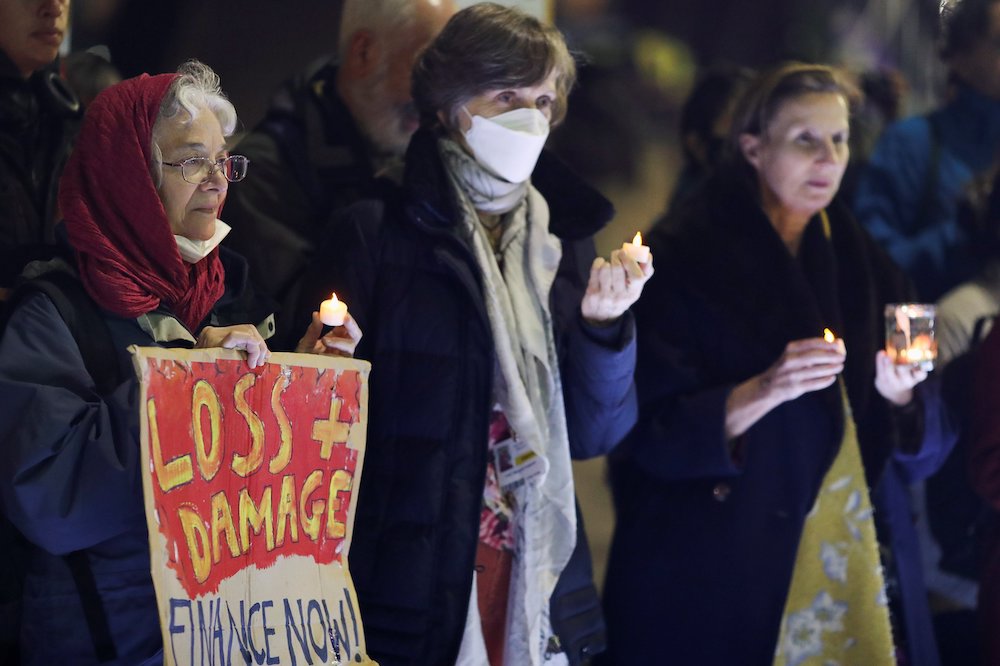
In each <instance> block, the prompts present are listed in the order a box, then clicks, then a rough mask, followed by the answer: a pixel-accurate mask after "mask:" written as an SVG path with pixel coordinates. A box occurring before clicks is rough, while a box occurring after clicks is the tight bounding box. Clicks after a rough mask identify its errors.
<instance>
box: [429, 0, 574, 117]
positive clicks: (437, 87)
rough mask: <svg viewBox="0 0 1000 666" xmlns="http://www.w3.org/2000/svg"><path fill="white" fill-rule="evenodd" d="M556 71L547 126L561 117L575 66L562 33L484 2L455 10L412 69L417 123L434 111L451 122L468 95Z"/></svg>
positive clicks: (534, 80) (520, 84) (516, 85)
mask: <svg viewBox="0 0 1000 666" xmlns="http://www.w3.org/2000/svg"><path fill="white" fill-rule="evenodd" d="M552 71H557V72H558V77H557V78H556V99H555V101H554V104H553V107H552V124H553V125H555V124H557V123H558V122H559V121H561V120H562V119H563V118H564V117H565V115H566V100H567V97H568V96H569V91H570V90H571V89H572V87H573V84H574V82H575V81H576V64H575V63H574V61H573V57H572V56H571V55H570V53H569V49H568V48H567V47H566V42H565V40H563V36H562V33H560V32H559V31H558V30H557V29H556V28H554V27H552V26H547V25H543V24H542V23H541V21H539V20H538V19H536V18H534V17H533V16H530V15H528V14H525V13H524V12H522V11H520V10H518V9H512V8H509V7H504V6H502V5H498V4H495V3H492V2H484V3H479V4H475V5H472V6H471V7H467V8H465V9H463V10H462V11H460V12H458V13H456V14H455V15H454V16H452V17H451V20H450V21H448V23H447V25H445V27H444V29H443V30H442V31H441V33H440V34H439V35H438V36H437V39H435V40H434V41H433V42H431V44H430V45H429V46H428V47H427V48H426V49H425V50H424V52H423V53H422V54H421V55H420V57H419V58H418V60H417V63H416V65H414V67H413V79H412V85H413V90H412V92H413V100H414V102H415V103H416V105H417V109H418V110H419V111H420V119H421V124H422V125H424V126H433V125H434V124H436V123H437V121H438V112H439V111H444V112H445V114H446V116H447V117H448V118H449V121H450V122H454V118H455V114H456V113H457V111H458V109H459V108H460V107H461V106H462V105H463V104H465V103H466V102H468V101H469V100H470V99H472V98H473V97H475V96H476V95H479V94H480V93H483V92H485V91H487V90H493V89H496V88H508V87H511V88H520V87H523V86H530V85H534V84H536V83H539V82H540V81H543V80H544V79H545V77H547V76H548V75H549V73H550V72H552Z"/></svg>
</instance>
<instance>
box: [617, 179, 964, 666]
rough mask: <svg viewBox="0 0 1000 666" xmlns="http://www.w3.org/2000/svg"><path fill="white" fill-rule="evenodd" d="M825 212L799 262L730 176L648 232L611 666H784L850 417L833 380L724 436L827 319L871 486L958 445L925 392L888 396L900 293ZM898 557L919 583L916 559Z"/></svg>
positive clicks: (809, 232)
mask: <svg viewBox="0 0 1000 666" xmlns="http://www.w3.org/2000/svg"><path fill="white" fill-rule="evenodd" d="M830 213H831V215H830V218H831V230H832V234H831V240H830V241H827V240H826V238H825V235H824V233H823V230H822V225H821V223H820V221H819V218H818V216H817V218H815V219H814V220H813V221H812V222H811V223H810V224H809V226H808V227H807V229H806V231H805V235H804V237H803V239H802V244H801V247H800V250H799V253H798V256H797V257H794V258H793V257H792V256H791V254H790V253H789V252H788V250H787V249H786V247H785V246H784V244H783V243H782V242H781V240H780V238H779V237H778V235H777V234H776V233H775V231H774V229H773V227H772V226H771V224H770V222H769V221H768V220H767V218H766V217H765V216H764V214H763V212H762V211H761V209H760V207H759V206H758V205H757V203H756V199H755V197H754V196H753V195H752V194H751V192H750V189H749V188H748V187H746V186H745V185H744V184H743V183H741V182H737V181H736V180H735V179H733V178H731V177H729V176H727V175H725V174H723V175H720V176H719V177H716V178H715V179H713V180H712V181H710V182H709V183H708V184H707V186H706V187H705V188H704V189H703V190H702V191H701V193H700V194H697V195H695V196H694V197H693V198H691V199H689V200H687V202H686V203H684V204H682V205H681V207H680V208H679V209H678V210H677V211H675V212H674V213H672V214H671V215H670V216H669V217H668V218H667V219H666V220H665V221H664V222H661V223H660V224H658V225H657V226H656V227H655V228H654V230H653V232H652V233H651V234H650V235H649V244H650V246H651V247H652V248H653V252H654V253H655V254H656V256H657V263H658V266H657V272H656V275H655V276H654V277H653V278H652V279H651V281H650V283H649V284H648V285H647V287H646V293H644V295H643V298H642V299H640V301H639V303H638V304H637V306H636V321H637V330H638V338H639V341H638V344H639V361H638V364H637V370H636V383H637V387H638V390H639V399H640V415H639V423H638V425H637V427H636V428H635V430H634V431H633V432H632V434H631V435H630V436H629V437H628V438H627V439H626V441H625V442H624V443H623V444H622V445H621V446H620V447H619V448H618V450H617V451H616V452H615V453H613V454H612V461H611V462H612V464H611V470H612V481H613V490H614V497H615V503H616V515H617V523H616V529H615V535H614V538H613V543H612V549H611V556H610V561H609V564H608V574H607V578H606V583H605V615H606V618H607V623H608V640H609V656H610V659H609V660H608V663H611V664H633V663H661V662H663V663H666V662H671V663H678V664H699V665H704V666H715V665H718V666H729V665H731V664H740V665H741V666H755V665H769V664H771V663H772V661H773V657H774V651H775V646H776V643H777V638H778V631H779V626H780V621H781V617H782V612H783V609H784V603H785V599H786V596H787V592H788V588H789V584H790V582H791V575H792V570H793V567H794V563H795V557H796V553H797V550H798V544H799V539H800V536H801V533H802V527H803V524H804V521H805V518H806V515H807V514H808V512H809V511H810V510H811V509H812V507H813V505H814V502H815V498H816V493H817V491H818V489H819V487H820V484H821V482H822V480H823V478H824V476H825V474H826V472H827V470H828V469H829V467H830V464H831V463H832V462H833V459H834V457H835V455H836V453H837V451H838V449H839V446H840V442H841V438H842V435H843V425H844V414H843V408H842V398H841V393H840V389H839V388H838V387H837V386H832V387H830V388H828V389H826V390H823V391H817V392H812V393H807V394H804V395H802V396H800V397H799V398H797V399H795V400H792V401H789V402H786V403H784V404H782V405H780V406H779V407H777V408H775V409H774V410H772V411H771V412H769V413H768V414H767V415H765V416H764V417H763V418H762V419H761V420H760V421H758V422H757V423H756V424H754V425H753V426H752V427H751V428H750V429H749V430H748V431H747V432H746V433H744V434H743V435H742V436H741V437H739V438H737V440H736V443H735V448H732V447H731V446H730V443H729V442H727V440H726V436H725V430H724V423H725V409H726V400H727V397H728V395H729V393H730V391H731V390H732V389H733V387H734V386H736V385H737V384H739V383H740V382H742V381H745V380H746V379H748V378H750V377H751V376H753V375H756V374H758V373H760V372H763V371H764V370H766V369H767V368H768V367H769V366H771V365H772V364H773V363H774V362H775V360H776V359H777V358H778V357H779V356H780V355H781V354H782V352H783V351H784V348H785V346H786V345H787V343H788V342H790V341H792V340H796V339H802V338H810V337H818V336H820V335H822V332H823V329H824V327H829V328H831V329H832V330H833V331H834V332H835V333H837V334H838V335H839V336H841V337H843V339H844V340H845V343H846V346H847V352H848V353H847V360H846V365H845V370H844V373H843V375H842V377H843V383H844V385H845V387H846V390H847V394H848V398H849V401H850V405H851V411H852V414H853V417H854V420H855V423H856V424H857V427H858V439H859V445H860V448H861V454H862V459H863V462H864V466H865V472H866V476H867V478H868V482H869V487H874V486H876V485H877V483H878V481H879V480H885V479H887V478H889V477H890V472H889V470H890V469H893V467H894V465H895V464H896V463H895V456H896V455H897V453H899V452H902V451H906V452H908V455H911V456H912V455H916V456H927V457H929V458H931V459H933V458H936V457H940V452H941V448H940V447H945V446H946V445H948V444H950V442H951V441H952V440H951V439H949V437H947V436H946V433H944V432H943V431H942V424H941V420H940V407H939V403H938V401H936V400H934V399H932V398H933V396H932V395H925V394H924V389H923V388H922V389H920V391H919V393H920V394H921V397H920V398H918V400H917V402H916V404H915V405H914V409H913V410H906V411H904V412H900V411H898V410H895V409H891V408H890V406H889V404H888V403H887V402H886V401H885V400H884V399H883V398H882V397H881V396H880V395H879V394H878V393H877V392H876V390H875V388H874V377H875V369H874V358H875V353H876V351H877V350H878V349H879V348H880V347H881V344H882V338H881V335H882V333H881V331H882V328H883V323H882V308H881V305H882V304H883V303H885V302H887V301H889V300H893V299H896V298H899V297H902V296H903V295H904V294H905V293H906V291H905V285H904V282H903V280H902V277H901V276H900V275H899V274H898V270H897V269H895V267H894V266H893V265H892V264H891V262H890V261H889V260H888V258H887V257H886V256H885V255H884V253H883V252H881V250H880V249H879V248H878V247H877V246H876V245H875V244H874V243H873V242H872V240H871V239H870V238H869V237H868V236H867V234H865V233H864V232H863V231H862V230H861V229H860V228H859V227H858V226H857V225H856V224H855V223H854V222H853V220H852V219H851V217H850V215H849V214H848V213H847V211H846V210H844V209H843V207H842V206H838V205H833V206H831V208H830ZM907 523H908V515H904V516H903V526H904V528H905V526H906V524H907ZM909 529H910V530H912V526H910V527H909ZM898 556H899V557H905V558H908V561H910V562H913V563H915V564H916V566H915V571H916V573H917V574H918V575H919V560H918V559H917V558H918V553H917V551H915V550H913V549H910V550H905V551H903V552H901V553H899V554H898ZM909 570H910V569H909V568H907V571H909ZM917 586H918V588H920V589H919V591H922V585H920V582H919V580H918V581H917ZM919 611H920V609H919V608H918V609H916V611H914V612H919ZM923 611H924V612H926V606H924V609H923ZM909 613H910V609H909V608H907V609H906V614H909ZM935 659H936V657H935ZM916 663H919V664H934V663H936V661H917V662H916Z"/></svg>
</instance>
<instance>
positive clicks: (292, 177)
mask: <svg viewBox="0 0 1000 666" xmlns="http://www.w3.org/2000/svg"><path fill="white" fill-rule="evenodd" d="M453 12H454V5H453V4H452V2H451V0H416V1H415V0H346V2H344V9H343V15H342V19H341V26H340V44H339V50H338V54H337V56H336V57H335V58H326V59H323V60H321V61H320V62H318V63H316V64H314V65H312V66H311V67H310V68H309V69H308V70H307V71H306V72H305V73H303V74H302V75H301V76H299V77H298V78H296V79H295V80H294V81H292V82H290V83H288V84H286V85H285V86H284V87H283V88H282V89H281V90H280V91H278V93H277V94H276V95H275V97H274V100H273V102H272V105H271V108H270V110H269V111H268V113H267V115H266V117H265V118H264V120H263V121H262V122H261V123H260V124H259V125H258V126H257V127H256V128H254V130H253V132H251V133H250V134H249V135H247V136H246V137H245V138H244V139H243V140H242V141H241V142H240V143H239V146H238V149H239V151H240V152H241V153H243V154H245V155H246V156H247V157H249V158H250V161H251V162H252V163H253V165H254V173H255V174H260V177H259V178H256V179H254V182H253V183H247V184H246V185H247V186H246V187H241V188H239V190H238V191H234V192H233V195H232V196H231V197H230V199H229V202H228V204H227V207H226V215H227V218H228V219H229V220H231V221H232V223H233V233H232V234H231V235H230V237H229V238H228V239H227V240H226V244H227V245H229V246H230V247H232V248H233V249H234V250H236V251H237V252H239V253H240V254H242V255H243V256H244V257H246V259H247V261H248V262H249V263H250V277H251V279H252V280H253V281H254V283H255V284H259V285H261V289H262V290H263V291H264V292H265V293H266V294H267V295H268V296H270V297H272V298H273V299H275V300H276V301H278V303H279V304H280V306H281V312H282V316H281V317H280V318H279V330H278V332H277V335H276V341H277V344H278V345H279V346H282V345H284V346H291V345H293V344H294V340H295V339H296V338H292V337H291V334H292V332H295V331H297V330H298V328H299V327H298V326H297V325H296V324H295V321H294V320H295V319H297V318H298V317H299V316H300V315H302V313H295V312H293V308H294V306H295V304H296V303H297V300H298V297H299V293H300V289H301V287H302V282H301V280H302V273H303V271H304V270H305V268H306V266H307V265H308V262H309V261H310V259H312V257H313V253H314V251H315V249H316V245H317V244H318V242H319V239H320V238H321V236H322V233H323V229H324V227H325V226H326V224H327V222H328V221H329V218H330V215H331V213H333V212H334V211H337V210H339V209H341V208H343V207H345V206H347V205H349V204H351V203H354V202H355V201H359V200H361V199H364V198H371V197H377V196H379V194H380V191H381V188H382V185H381V184H380V182H379V180H378V177H379V176H384V175H387V174H390V173H398V163H399V161H400V159H401V158H402V155H403V152H404V151H405V150H406V145H407V143H408V142H409V140H410V135H411V134H413V131H414V130H416V128H417V116H416V113H415V111H414V110H413V104H412V101H411V100H410V71H411V69H412V67H413V60H414V58H415V57H416V54H417V52H418V51H419V50H420V49H421V48H422V47H423V46H425V45H426V44H427V42H429V41H430V40H431V39H432V38H433V37H434V35H435V34H437V32H438V30H440V28H441V26H442V25H444V22H445V21H446V20H447V19H448V17H449V16H451V14H452V13H453ZM310 311H311V310H307V311H306V312H307V313H308V312H310Z"/></svg>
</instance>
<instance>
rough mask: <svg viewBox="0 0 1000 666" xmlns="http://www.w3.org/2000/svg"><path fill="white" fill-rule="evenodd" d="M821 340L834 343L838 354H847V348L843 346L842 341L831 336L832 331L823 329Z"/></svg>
mask: <svg viewBox="0 0 1000 666" xmlns="http://www.w3.org/2000/svg"><path fill="white" fill-rule="evenodd" d="M823 339H824V340H826V341H827V342H836V343H837V349H839V350H840V352H841V353H843V354H846V353H847V348H846V347H845V346H844V339H843V338H838V337H837V336H836V335H834V334H833V331H831V330H830V329H828V328H824V329H823Z"/></svg>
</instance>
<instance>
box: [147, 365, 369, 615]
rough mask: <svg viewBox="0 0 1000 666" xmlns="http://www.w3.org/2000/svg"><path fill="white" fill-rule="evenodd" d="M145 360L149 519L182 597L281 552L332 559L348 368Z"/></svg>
mask: <svg viewBox="0 0 1000 666" xmlns="http://www.w3.org/2000/svg"><path fill="white" fill-rule="evenodd" d="M145 362H146V363H148V366H149V367H148V370H149V372H148V388H147V396H146V402H145V404H144V405H143V409H144V413H143V417H144V418H146V419H148V431H149V432H148V434H149V447H150V451H151V455H150V468H151V469H150V472H151V476H152V494H153V498H152V499H153V505H154V507H155V514H156V522H157V527H158V529H159V531H160V533H161V534H162V535H163V537H164V538H165V539H166V546H167V553H168V559H167V563H168V566H169V567H170V568H172V569H173V570H175V571H176V574H177V577H178V579H179V581H180V583H181V585H182V586H183V588H184V590H185V591H186V592H187V594H189V595H190V597H191V598H196V597H198V596H203V595H206V594H211V593H214V592H216V591H217V590H218V588H219V584H220V583H221V582H222V581H223V580H225V579H227V578H229V577H231V576H233V575H235V574H236V573H238V572H240V571H241V570H243V569H245V568H247V567H248V566H251V565H252V566H255V567H256V568H258V569H267V568H268V567H270V566H271V565H273V564H274V562H275V561H276V560H277V558H279V557H282V556H291V555H301V556H308V557H310V558H312V559H313V560H315V561H316V563H317V564H327V563H330V562H334V561H340V560H341V558H342V551H343V547H344V543H343V542H344V536H345V522H346V521H347V512H348V508H349V507H350V505H351V493H353V492H354V491H355V488H356V484H355V472H356V469H357V464H358V451H357V450H355V449H354V448H351V447H350V446H348V444H347V441H348V438H349V433H350V429H351V427H352V426H354V425H356V424H358V422H359V413H360V409H359V396H360V389H361V382H362V378H361V377H360V376H359V374H358V372H357V371H354V370H343V371H340V372H337V371H334V370H330V369H322V368H312V367H301V366H288V365H279V364H274V363H269V364H267V365H265V366H264V367H263V368H259V369H257V370H253V371H251V370H249V368H248V367H247V364H246V362H245V361H243V360H222V359H219V360H216V361H215V362H214V363H192V364H180V363H176V362H174V361H167V360H161V359H156V358H147V359H145ZM362 425H363V424H362ZM151 529H152V528H151ZM344 565H345V566H346V562H345V563H344Z"/></svg>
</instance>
